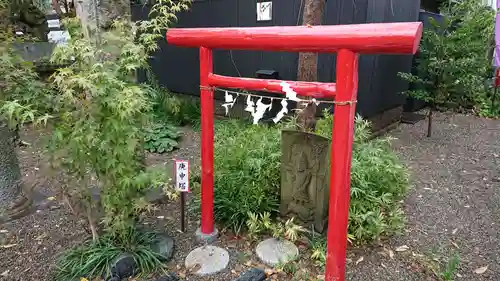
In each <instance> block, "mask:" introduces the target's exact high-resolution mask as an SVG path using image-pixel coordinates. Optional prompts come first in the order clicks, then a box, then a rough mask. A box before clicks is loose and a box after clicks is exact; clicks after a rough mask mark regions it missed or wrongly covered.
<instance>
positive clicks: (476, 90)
mask: <svg viewBox="0 0 500 281" xmlns="http://www.w3.org/2000/svg"><path fill="white" fill-rule="evenodd" d="M441 11H443V13H444V14H445V17H444V19H443V21H442V23H438V22H437V21H436V20H434V19H432V18H431V19H429V20H430V23H431V24H432V26H433V28H430V29H426V30H424V34H423V37H422V41H421V44H420V54H419V56H418V61H417V64H418V69H417V74H416V75H413V74H410V73H400V76H401V77H402V78H404V79H406V80H407V81H409V82H410V83H412V84H413V85H414V88H415V89H414V90H410V91H408V92H406V93H407V94H408V95H410V96H413V97H415V98H417V99H421V100H424V101H426V102H429V103H430V105H431V106H432V107H436V106H438V107H446V108H453V109H459V110H463V109H473V108H478V107H481V106H483V99H484V98H485V94H484V93H485V92H486V87H485V81H486V79H487V78H488V77H491V74H492V66H491V57H490V55H489V53H490V52H489V51H490V49H491V48H492V47H493V46H492V36H493V28H494V24H493V22H494V14H495V13H494V11H493V10H491V9H490V8H488V7H485V6H484V5H483V4H482V1H480V0H465V1H459V2H458V3H451V4H449V3H446V5H445V6H444V7H443V8H442V9H441Z"/></svg>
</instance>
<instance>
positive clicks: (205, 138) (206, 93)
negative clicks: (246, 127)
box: [200, 47, 215, 235]
mask: <svg viewBox="0 0 500 281" xmlns="http://www.w3.org/2000/svg"><path fill="white" fill-rule="evenodd" d="M212 72H213V59H212V50H211V49H208V48H205V47H200V99H201V233H202V234H205V235H210V234H212V233H213V232H214V230H215V229H214V91H213V89H212V88H211V85H210V84H209V83H208V76H209V75H210V74H211V73H212Z"/></svg>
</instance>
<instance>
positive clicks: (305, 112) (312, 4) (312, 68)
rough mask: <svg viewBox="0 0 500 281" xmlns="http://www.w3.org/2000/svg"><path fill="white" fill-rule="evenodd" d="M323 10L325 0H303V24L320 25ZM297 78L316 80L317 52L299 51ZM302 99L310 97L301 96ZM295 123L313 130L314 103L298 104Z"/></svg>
mask: <svg viewBox="0 0 500 281" xmlns="http://www.w3.org/2000/svg"><path fill="white" fill-rule="evenodd" d="M324 11H325V0H305V3H304V12H303V14H302V24H303V25H320V24H321V21H322V19H323V14H324ZM297 80H299V81H318V54H317V53H300V54H299V63H298V69H297ZM302 99H310V98H306V97H302ZM298 109H299V110H301V111H299V114H298V118H297V123H298V124H297V125H298V126H299V129H301V130H304V131H308V130H313V129H314V127H315V125H316V104H314V103H311V102H302V103H299V104H298Z"/></svg>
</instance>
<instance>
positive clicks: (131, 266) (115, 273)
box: [107, 253, 137, 280]
mask: <svg viewBox="0 0 500 281" xmlns="http://www.w3.org/2000/svg"><path fill="white" fill-rule="evenodd" d="M136 270H137V265H136V263H135V260H134V257H133V256H132V255H131V254H128V253H123V254H121V255H119V256H118V257H117V258H116V259H115V260H114V261H113V262H112V263H111V278H113V277H115V279H116V277H118V279H117V280H121V279H124V278H128V277H131V276H134V275H135V274H136ZM107 280H113V279H109V278H108V279H107Z"/></svg>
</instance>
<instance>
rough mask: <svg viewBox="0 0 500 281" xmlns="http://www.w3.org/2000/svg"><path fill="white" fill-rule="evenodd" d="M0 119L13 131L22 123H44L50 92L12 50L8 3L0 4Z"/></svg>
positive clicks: (19, 41) (30, 64)
mask: <svg viewBox="0 0 500 281" xmlns="http://www.w3.org/2000/svg"><path fill="white" fill-rule="evenodd" d="M0 18H1V20H0V53H1V55H0V118H1V119H3V120H6V121H8V122H9V124H10V125H11V126H12V127H14V126H16V125H22V124H23V123H25V122H35V123H37V124H38V123H46V122H47V120H48V119H50V118H51V116H50V110H49V109H50V107H51V97H52V95H51V89H50V88H49V87H48V85H47V84H46V83H44V82H43V81H41V79H40V77H38V74H37V73H36V72H35V68H34V65H33V64H32V63H31V62H26V61H24V60H23V59H22V58H21V57H20V55H19V54H18V53H17V52H16V50H15V48H14V44H15V43H21V42H22V41H23V38H19V37H17V38H14V37H13V33H14V32H13V29H12V25H11V23H10V22H9V21H8V20H6V19H8V18H9V2H8V1H4V0H2V1H0Z"/></svg>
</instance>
